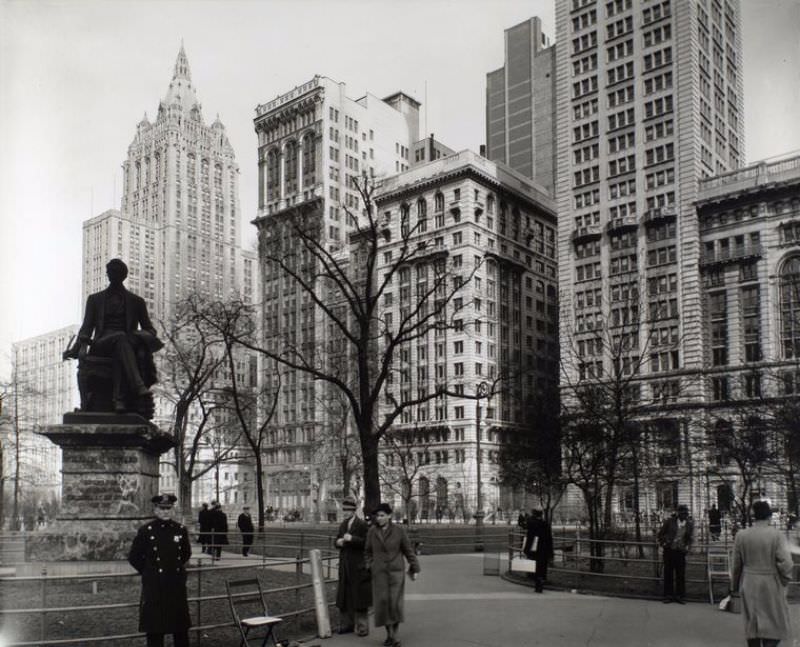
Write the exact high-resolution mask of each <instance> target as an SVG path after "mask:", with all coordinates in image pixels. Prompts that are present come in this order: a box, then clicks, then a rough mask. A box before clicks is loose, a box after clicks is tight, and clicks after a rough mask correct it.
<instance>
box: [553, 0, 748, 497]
mask: <svg viewBox="0 0 800 647" xmlns="http://www.w3.org/2000/svg"><path fill="white" fill-rule="evenodd" d="M740 20H741V18H740V11H739V3H738V1H736V0H687V1H686V2H675V1H674V0H663V1H660V2H650V1H648V2H644V1H641V0H609V1H607V2H600V1H595V0H562V1H559V2H557V3H556V32H557V38H556V44H555V48H556V61H557V62H556V114H557V115H559V119H558V124H557V128H556V130H557V169H558V172H557V181H556V200H557V203H558V214H559V243H558V246H559V283H560V285H561V295H560V338H561V348H562V366H563V369H562V370H563V376H564V378H565V381H566V382H567V383H569V384H573V385H575V384H580V383H582V382H587V383H588V382H591V380H594V379H603V378H607V377H608V376H609V375H611V374H612V373H613V371H614V367H613V365H612V364H613V360H616V361H619V363H620V365H621V366H622V367H623V372H625V371H627V374H628V375H630V374H636V375H637V380H636V383H637V384H636V387H635V389H634V391H632V393H636V394H637V396H636V397H637V398H638V399H639V402H640V404H641V405H642V406H643V407H649V406H657V407H672V406H675V405H678V404H681V405H686V406H690V405H693V404H699V403H702V402H704V401H705V400H706V399H707V390H706V389H707V385H706V383H705V382H704V381H703V380H698V379H697V375H698V372H702V371H703V370H704V362H705V350H706V344H705V342H704V340H705V339H706V336H705V331H704V321H703V287H702V274H701V271H700V270H701V260H702V249H701V245H700V234H701V232H700V229H699V227H698V224H699V223H698V219H697V213H696V209H695V204H694V202H695V200H696V198H697V195H698V181H699V180H702V179H703V178H707V177H710V176H713V175H717V174H720V173H725V172H727V171H728V170H730V169H736V168H738V167H739V166H741V164H742V161H743V159H744V135H743V96H742V72H741V25H740ZM659 415H660V416H662V417H663V416H665V415H666V414H665V413H664V412H663V411H662V413H661V414H659ZM690 416H691V414H687V415H682V414H676V415H675V416H674V417H670V416H668V415H667V417H668V418H670V420H669V421H668V424H666V427H665V429H664V430H663V431H664V434H665V435H666V436H668V437H670V438H673V437H674V438H681V439H683V445H684V446H686V442H688V441H687V439H688V438H689V436H691V434H692V432H691V430H690V428H689V425H688V422H689V417H690ZM654 442H656V444H658V443H659V442H661V440H658V439H656V440H655V441H654ZM655 464H656V465H658V466H659V467H658V470H657V471H658V472H659V473H660V472H670V471H671V472H672V473H673V474H675V473H677V472H678V471H680V470H684V471H683V474H684V475H685V474H686V473H688V472H689V471H691V465H690V462H689V456H688V453H687V451H682V452H680V453H679V454H677V455H674V456H670V457H667V458H663V459H658V460H657V461H656V462H655ZM689 483H690V480H689V479H685V480H682V481H681V484H682V485H681V487H680V488H679V489H678V490H675V489H673V488H672V485H671V483H670V484H665V485H664V486H663V487H661V486H660V485H658V484H656V485H655V486H654V487H649V488H647V489H646V492H645V493H643V494H642V497H641V501H640V509H641V510H644V511H648V510H655V509H658V508H664V509H667V508H671V507H672V506H673V505H674V504H675V503H677V499H678V498H681V499H684V500H686V499H691V501H692V504H693V505H694V506H695V508H696V509H699V508H698V506H699V502H700V498H699V495H698V494H697V493H698V492H699V489H698V488H695V487H694V486H691V487H690V486H689ZM683 484H686V487H685V488H684V487H683ZM618 502H619V506H620V509H621V510H622V511H626V510H627V511H630V509H631V505H632V497H631V493H630V491H625V488H621V491H620V495H619V501H618Z"/></svg>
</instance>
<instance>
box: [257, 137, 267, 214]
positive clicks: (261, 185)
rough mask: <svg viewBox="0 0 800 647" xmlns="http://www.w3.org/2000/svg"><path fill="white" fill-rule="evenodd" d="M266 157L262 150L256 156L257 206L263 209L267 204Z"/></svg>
mask: <svg viewBox="0 0 800 647" xmlns="http://www.w3.org/2000/svg"><path fill="white" fill-rule="evenodd" d="M266 168H267V157H266V155H265V154H264V151H261V154H260V155H259V156H258V208H259V209H263V208H264V207H265V206H266V205H267V200H266V197H267V173H266Z"/></svg>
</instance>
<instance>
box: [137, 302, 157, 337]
mask: <svg viewBox="0 0 800 647" xmlns="http://www.w3.org/2000/svg"><path fill="white" fill-rule="evenodd" d="M140 298H141V297H140ZM139 327H140V328H141V329H142V330H144V331H147V332H149V333H150V334H151V335H153V337H158V335H157V334H156V328H155V326H154V325H153V322H152V321H150V315H149V314H148V312H147V303H146V302H145V300H144V299H141V301H139Z"/></svg>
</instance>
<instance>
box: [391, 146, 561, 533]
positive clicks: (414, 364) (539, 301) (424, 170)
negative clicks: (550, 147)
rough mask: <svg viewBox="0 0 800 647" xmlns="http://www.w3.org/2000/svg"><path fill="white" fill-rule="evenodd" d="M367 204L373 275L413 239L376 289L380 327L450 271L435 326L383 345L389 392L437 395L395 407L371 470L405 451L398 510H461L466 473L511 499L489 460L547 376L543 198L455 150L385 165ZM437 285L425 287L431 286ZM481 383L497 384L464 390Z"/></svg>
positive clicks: (505, 505) (468, 504) (549, 340)
mask: <svg viewBox="0 0 800 647" xmlns="http://www.w3.org/2000/svg"><path fill="white" fill-rule="evenodd" d="M376 205H377V212H378V214H379V217H380V218H381V221H382V223H384V225H383V226H385V228H386V232H387V233H386V243H385V244H384V245H382V247H381V254H380V260H381V263H380V264H379V265H378V267H377V269H376V274H377V276H385V275H386V273H387V271H389V270H390V269H392V268H394V267H395V266H396V263H397V261H396V259H397V258H400V257H402V256H403V254H404V252H403V247H404V246H405V245H410V246H412V248H413V247H414V246H416V247H417V248H419V249H421V250H422V251H419V252H417V253H416V254H415V255H414V256H413V260H412V261H411V262H409V263H408V264H407V265H401V266H400V267H399V268H396V270H395V272H394V274H395V276H394V278H393V279H392V281H391V283H390V284H389V285H390V288H387V291H386V292H385V293H384V296H383V301H384V303H383V306H384V312H383V313H382V318H383V320H384V321H385V325H386V326H387V328H392V327H394V328H395V329H396V327H397V326H398V325H400V323H401V322H403V321H404V320H405V319H406V318H408V317H409V316H411V315H410V314H409V313H413V312H414V311H415V310H416V309H418V308H419V309H421V310H422V311H423V312H426V311H427V310H426V309H427V308H431V309H432V308H434V307H436V306H435V304H434V303H428V304H426V303H420V299H421V297H420V295H426V294H428V292H429V291H430V289H431V287H430V286H432V285H434V282H435V280H436V279H435V277H437V276H444V275H446V276H447V278H446V280H445V282H446V283H448V284H449V283H450V282H451V281H452V282H453V284H454V285H455V284H458V285H462V284H463V287H462V288H461V289H459V290H458V291H457V292H456V293H454V296H453V298H451V299H450V300H449V301H448V302H447V305H446V306H444V307H441V306H440V308H441V309H437V311H436V316H437V317H440V318H441V320H442V321H443V322H447V325H444V326H442V327H440V328H438V329H435V330H429V331H427V332H425V333H424V334H422V335H417V336H415V337H416V338H415V339H413V341H410V342H407V343H404V344H401V345H400V347H399V348H398V350H397V351H396V353H395V362H394V364H393V366H392V375H391V379H390V380H389V381H388V383H387V387H386V388H387V390H391V391H392V392H393V393H394V397H395V398H396V399H397V400H398V401H400V402H409V401H412V400H414V399H415V398H419V397H422V396H424V395H425V394H432V393H441V394H442V395H441V396H439V397H436V398H435V399H433V400H430V401H428V402H425V403H422V404H420V405H418V406H416V407H413V408H408V409H405V410H404V411H403V412H402V413H401V415H400V417H399V418H398V419H397V421H396V423H395V424H394V426H393V432H392V433H393V435H394V436H395V438H396V439H399V442H400V443H401V447H402V448H401V449H400V451H399V452H398V451H397V450H396V449H392V448H391V447H385V448H384V452H383V461H384V463H383V465H384V467H383V470H384V473H385V474H387V473H391V472H392V471H393V470H396V468H397V467H398V464H399V462H400V461H401V460H402V459H404V458H405V457H406V455H407V456H408V458H410V460H411V461H413V462H414V464H415V468H414V472H415V474H414V479H413V481H414V482H413V484H412V491H411V496H412V498H411V502H412V506H413V507H414V508H415V510H414V511H406V512H405V513H404V514H412V515H418V516H420V517H422V518H426V519H433V518H434V517H445V518H448V517H451V516H452V517H456V518H467V519H469V518H471V516H472V514H473V513H474V512H475V511H476V510H477V509H478V488H477V482H478V478H479V474H480V479H481V482H482V485H483V488H482V493H481V507H482V508H483V510H484V512H486V513H493V512H495V511H496V510H497V509H498V508H501V509H503V510H504V511H506V512H508V511H509V510H510V509H515V508H519V507H521V501H520V500H517V499H515V498H514V497H513V496H512V494H511V492H510V491H509V490H507V489H506V488H501V487H500V484H499V482H498V465H497V459H498V453H499V450H500V446H501V444H502V443H507V442H510V441H511V440H512V437H514V436H519V435H520V434H525V433H527V434H530V435H531V436H533V434H535V429H534V428H533V425H532V424H531V420H532V418H533V416H534V415H535V412H536V411H537V410H538V407H539V406H541V402H540V401H539V400H538V398H539V397H540V394H541V393H543V392H546V391H547V390H548V387H550V388H552V386H553V385H554V384H555V383H556V381H557V377H558V345H557V317H558V305H557V299H556V295H557V278H556V277H557V267H556V230H557V224H556V217H555V208H554V204H553V202H552V199H551V198H550V197H549V196H548V195H547V193H546V192H545V191H544V190H543V189H542V188H541V187H539V186H538V185H536V184H534V183H533V182H531V181H530V180H528V179H527V178H525V177H523V176H522V175H521V174H519V173H517V172H515V171H513V170H512V169H511V168H509V167H507V166H505V165H504V164H499V163H495V162H490V161H489V160H487V159H485V158H483V157H480V156H479V155H476V154H475V153H472V152H471V151H461V152H459V153H456V154H453V155H449V156H446V157H442V158H440V159H438V160H434V161H432V162H428V163H426V164H423V165H420V166H415V167H414V168H412V169H410V170H408V171H406V172H404V173H400V174H399V175H395V176H392V177H389V178H387V179H386V180H384V182H383V183H382V184H381V185H380V187H379V190H378V193H377V194H376ZM404 229H405V231H407V232H409V233H408V234H404V233H403V230H404ZM447 290H449V285H448V286H447V289H446V290H442V294H439V293H438V289H437V293H436V295H435V296H436V298H438V299H442V297H443V295H444V293H445V292H447ZM481 383H484V384H485V385H486V386H489V387H490V388H493V389H496V390H497V394H496V395H494V396H493V397H491V398H490V399H488V400H476V399H474V398H472V397H469V396H474V395H475V394H476V392H477V390H478V388H479V385H480V384H481ZM445 392H447V393H445ZM459 394H463V397H460V396H459ZM478 434H480V454H479V453H478V451H479V450H478V446H479V443H478ZM408 446H411V450H410V454H409V453H408V451H407V449H406V447H408ZM478 461H480V464H481V471H479V469H478ZM394 486H395V487H390V488H388V489H387V491H386V492H385V495H388V496H391V495H392V493H393V492H394V493H395V495H396V498H397V501H398V503H400V502H401V499H402V497H401V496H400V494H399V492H400V491H401V490H402V484H398V483H395V484H394Z"/></svg>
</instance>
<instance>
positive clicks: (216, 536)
mask: <svg viewBox="0 0 800 647" xmlns="http://www.w3.org/2000/svg"><path fill="white" fill-rule="evenodd" d="M208 523H209V529H208V530H209V532H210V533H211V555H212V557H213V559H214V560H218V559H220V557H222V547H223V546H227V545H228V515H226V514H225V513H224V512H223V511H222V505H221V504H220V502H219V501H212V502H211V512H209V515H208Z"/></svg>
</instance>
